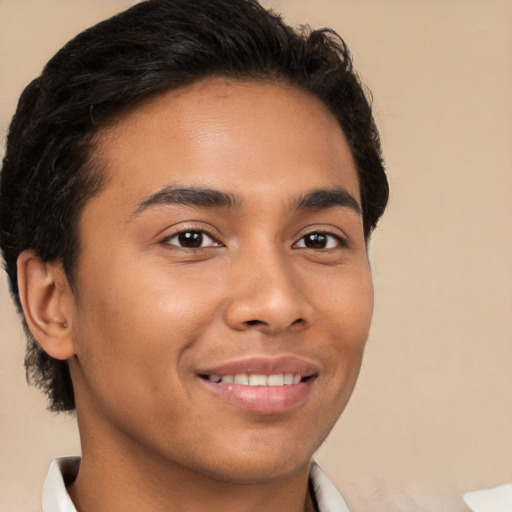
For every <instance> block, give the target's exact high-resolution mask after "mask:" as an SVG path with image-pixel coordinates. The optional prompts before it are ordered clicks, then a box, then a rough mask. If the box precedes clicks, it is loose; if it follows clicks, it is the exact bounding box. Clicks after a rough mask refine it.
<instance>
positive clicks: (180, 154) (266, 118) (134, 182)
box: [97, 77, 359, 207]
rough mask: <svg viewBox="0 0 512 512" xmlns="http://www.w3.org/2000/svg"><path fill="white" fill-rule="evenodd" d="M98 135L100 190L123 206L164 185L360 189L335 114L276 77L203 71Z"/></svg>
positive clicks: (253, 191) (257, 191)
mask: <svg viewBox="0 0 512 512" xmlns="http://www.w3.org/2000/svg"><path fill="white" fill-rule="evenodd" d="M97 140H98V141H99V154H100V155H101V156H100V158H101V159H102V160H104V163H106V172H107V176H108V180H107V185H106V190H105V192H104V193H106V194H107V195H108V194H109V193H114V192H115V194H116V197H119V196H122V197H123V200H124V204H125V205H126V206H127V207H128V205H131V206H133V205H134V204H135V203H137V202H139V201H140V199H141V198H142V197H145V196H147V195H149V194H154V193H155V192H158V190H159V189H160V188H162V187H164V186H169V185H176V186H202V187H209V188H216V189H218V188H220V189H222V190H224V191H228V192H232V193H233V194H235V195H240V194H241V195H245V196H254V197H256V196H260V197H262V196H265V195H267V196H268V195H269V194H270V193H271V191H277V190H286V191H287V193H288V194H290V195H293V194H294V193H297V194H300V193H302V192H303V189H304V188H322V187H333V186H342V187H344V188H346V189H348V190H349V191H350V192H351V193H352V194H353V195H354V196H355V197H356V198H357V199H359V190H358V188H359V187H358V179H357V173H356V171H355V166H354V162H353V158H352V155H351V152H350V149H349V147H348V144H347V142H346V140H345V137H344V135H343V132H342V131H341V128H340V126H339V124H338V122H337V120H336V119H335V117H334V116H333V115H332V113H331V112H330V111H329V110H328V109H327V107H326V106H325V105H324V104H323V103H322V102H321V101H320V100H318V99H317V98H315V97H313V96H311V95H309V94H307V93H305V92H303V91H301V90H298V89H297V88H294V87H291V86H289V85H286V84H282V83H266V82H240V81H234V80H231V79H227V78H220V77H215V78H208V79H205V80H202V81H200V82H196V83H194V84H192V85H190V86H187V87H184V88H182V89H179V90H174V91H168V92H165V93H163V94H160V95H158V96H156V97H154V98H151V99H150V100H148V101H147V102H145V103H144V104H142V105H141V106H138V107H137V108H135V109H134V110H132V111H130V112H128V113H125V114H123V115H122V116H120V117H119V118H118V119H116V121H115V122H113V123H112V124H111V125H110V126H109V127H108V128H107V129H104V130H103V131H102V132H100V133H99V136H98V138H97ZM294 178H296V179H294ZM299 178H300V179H299ZM295 189H296V190H295ZM100 195H101V194H100Z"/></svg>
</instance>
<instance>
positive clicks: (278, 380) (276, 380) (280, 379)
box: [267, 373, 284, 386]
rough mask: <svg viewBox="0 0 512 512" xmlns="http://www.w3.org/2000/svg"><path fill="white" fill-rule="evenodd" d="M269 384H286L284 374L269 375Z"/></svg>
mask: <svg viewBox="0 0 512 512" xmlns="http://www.w3.org/2000/svg"><path fill="white" fill-rule="evenodd" d="M267 386H284V375H283V374H282V373H281V374H279V375H269V376H268V378H267Z"/></svg>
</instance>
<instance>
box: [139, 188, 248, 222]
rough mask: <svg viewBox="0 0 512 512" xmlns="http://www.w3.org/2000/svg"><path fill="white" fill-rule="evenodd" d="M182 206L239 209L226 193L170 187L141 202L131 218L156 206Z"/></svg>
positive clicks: (234, 198) (236, 203) (231, 197)
mask: <svg viewBox="0 0 512 512" xmlns="http://www.w3.org/2000/svg"><path fill="white" fill-rule="evenodd" d="M163 205H184V206H198V207H203V208H224V209H226V210H238V209H240V202H239V201H238V199H237V198H236V197H235V196H234V195H233V194H230V193H228V192H222V191H220V190H215V189H211V188H202V187H176V186H173V185H170V186H168V187H165V188H163V189H161V190H159V191H158V192H155V193H154V194H151V195H150V196H149V197H147V198H146V199H144V200H142V201H141V202H140V203H139V205H138V206H137V208H136V209H135V211H134V212H133V213H132V215H131V217H134V216H137V215H139V214H140V213H142V212H144V211H146V210H148V209H150V208H152V207H156V206H163Z"/></svg>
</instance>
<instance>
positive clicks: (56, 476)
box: [43, 457, 349, 512]
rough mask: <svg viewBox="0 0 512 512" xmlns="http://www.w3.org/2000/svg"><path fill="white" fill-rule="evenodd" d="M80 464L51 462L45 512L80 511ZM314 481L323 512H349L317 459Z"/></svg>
mask: <svg viewBox="0 0 512 512" xmlns="http://www.w3.org/2000/svg"><path fill="white" fill-rule="evenodd" d="M79 467H80V457H64V458H60V459H54V460H53V461H52V463H51V464H50V469H49V470H48V475H47V476H46V480H45V482H44V487H43V512H76V508H75V506H74V505H73V502H72V501H71V498H70V497H69V494H68V492H67V490H66V483H65V482H68V483H69V482H72V481H73V480H74V479H75V477H76V475H77V473H78V468H79ZM310 478H311V482H312V484H313V490H314V493H315V498H316V501H317V503H318V510H319V512H349V510H348V508H347V505H346V503H345V501H344V500H343V498H342V497H341V495H340V493H339V492H338V491H337V489H336V487H334V484H333V483H332V482H331V481H330V480H329V478H328V477H327V475H326V474H325V473H324V472H323V471H322V470H321V469H320V468H319V467H318V465H317V464H316V463H315V462H313V464H312V465H311V472H310Z"/></svg>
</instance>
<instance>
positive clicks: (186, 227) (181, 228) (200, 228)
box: [160, 223, 224, 249]
mask: <svg viewBox="0 0 512 512" xmlns="http://www.w3.org/2000/svg"><path fill="white" fill-rule="evenodd" d="M191 231H197V232H200V233H203V235H206V236H207V237H208V238H210V239H211V240H212V242H214V243H213V244H211V245H208V246H205V247H198V248H197V249H202V248H207V247H223V246H224V244H223V243H222V242H221V241H220V240H219V238H220V237H219V236H218V235H216V234H213V233H212V231H213V229H208V228H205V227H204V225H198V224H187V223H180V224H179V225H178V226H174V228H173V229H172V232H170V233H169V234H167V235H166V236H164V237H163V238H162V239H161V240H160V243H162V244H164V245H169V246H172V247H181V246H180V245H178V244H171V243H169V241H170V240H171V239H173V238H175V237H177V236H179V235H180V234H182V233H187V232H191ZM183 249H190V248H188V247H183Z"/></svg>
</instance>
